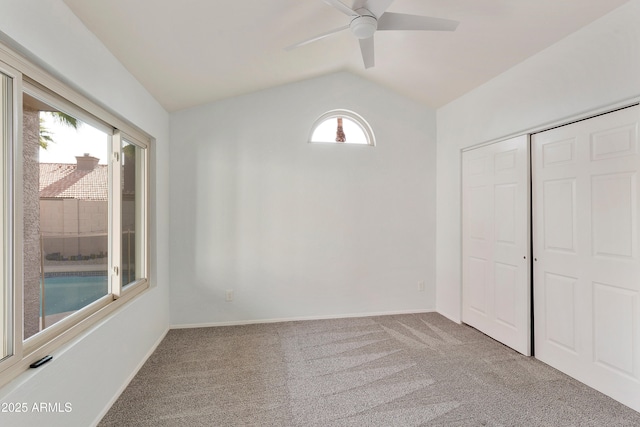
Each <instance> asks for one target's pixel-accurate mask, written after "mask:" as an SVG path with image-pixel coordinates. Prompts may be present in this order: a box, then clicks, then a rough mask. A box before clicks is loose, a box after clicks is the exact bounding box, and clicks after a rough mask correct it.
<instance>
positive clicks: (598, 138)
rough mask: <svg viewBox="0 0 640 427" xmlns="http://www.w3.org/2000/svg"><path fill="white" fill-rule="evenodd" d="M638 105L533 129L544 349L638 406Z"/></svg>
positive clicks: (538, 344)
mask: <svg viewBox="0 0 640 427" xmlns="http://www.w3.org/2000/svg"><path fill="white" fill-rule="evenodd" d="M639 110H640V109H639V108H638V107H633V108H626V109H624V110H620V111H617V112H614V113H610V114H606V115H602V116H598V117H595V118H593V119H589V120H584V121H581V122H577V123H573V124H570V125H567V126H563V127H559V128H556V129H552V130H549V131H546V132H542V133H539V134H537V135H534V136H533V137H532V153H533V181H534V184H533V188H534V190H533V193H534V199H533V205H534V252H533V253H534V257H535V261H534V307H535V308H534V312H535V316H534V318H535V324H534V326H535V327H534V330H535V354H536V357H537V358H538V359H540V360H542V361H543V362H545V363H548V364H549V365H551V366H553V367H555V368H557V369H559V370H561V371H563V372H565V373H567V374H569V375H571V376H573V377H575V378H577V379H578V380H580V381H582V382H584V383H585V384H588V385H590V386H591V387H593V388H595V389H598V390H600V391H602V392H603V393H605V394H607V395H609V396H611V397H613V398H614V399H616V400H618V401H620V402H622V403H624V404H626V405H628V406H630V407H632V408H634V409H635V410H640V298H639V296H640V293H639V291H640V252H639V247H638V238H639V237H640V234H639V233H640V229H639V228H638V225H639V223H640V217H639V215H640V209H639V208H640V206H639V205H638V201H639V199H640V197H639V196H640V193H639V191H640V182H639V178H640V175H639V172H640V156H639V154H638V119H639V118H640V111H639Z"/></svg>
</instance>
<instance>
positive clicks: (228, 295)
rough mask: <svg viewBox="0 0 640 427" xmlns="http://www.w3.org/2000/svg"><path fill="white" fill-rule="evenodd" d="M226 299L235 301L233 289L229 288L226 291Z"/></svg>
mask: <svg viewBox="0 0 640 427" xmlns="http://www.w3.org/2000/svg"><path fill="white" fill-rule="evenodd" d="M225 300H226V301H227V302H231V301H233V289H227V292H226V293H225Z"/></svg>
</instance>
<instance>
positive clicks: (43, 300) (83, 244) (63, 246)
mask: <svg viewBox="0 0 640 427" xmlns="http://www.w3.org/2000/svg"><path fill="white" fill-rule="evenodd" d="M23 105H24V110H23V119H24V120H23V135H24V137H23V154H24V159H23V176H24V190H23V193H24V194H23V200H24V286H23V294H24V297H23V307H24V338H25V339H26V338H29V337H31V336H33V335H35V334H36V333H38V332H40V331H42V330H44V329H45V328H47V327H49V326H51V325H53V324H54V323H56V322H58V321H59V320H61V319H63V318H65V317H67V316H69V315H70V314H72V313H74V312H75V311H77V310H79V309H81V308H83V307H85V306H87V305H89V304H90V303H92V302H94V301H96V300H97V299H99V298H101V297H102V296H104V295H107V293H108V280H107V266H108V259H107V258H108V257H107V254H108V252H109V247H108V242H109V239H108V224H109V198H108V194H109V191H108V189H109V174H108V166H107V153H108V146H109V138H110V136H109V135H107V134H106V133H105V132H103V131H101V130H98V129H96V128H94V127H93V126H91V125H89V124H88V123H84V122H82V121H80V120H79V119H77V118H75V117H72V116H70V115H68V114H65V113H64V112H61V111H59V110H58V109H56V108H55V107H53V106H50V105H48V104H47V103H45V102H43V101H41V100H39V99H37V98H35V97H33V96H30V95H29V94H26V93H25V94H24V97H23Z"/></svg>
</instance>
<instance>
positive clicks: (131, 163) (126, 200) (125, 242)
mask: <svg viewBox="0 0 640 427" xmlns="http://www.w3.org/2000/svg"><path fill="white" fill-rule="evenodd" d="M143 168H144V151H143V149H142V148H140V147H138V146H137V145H135V144H133V143H131V142H128V141H126V140H125V139H123V140H122V207H121V209H122V211H121V218H122V267H121V269H122V275H121V277H122V286H123V287H124V286H126V285H128V284H131V283H133V282H135V281H136V280H138V279H142V278H144V272H143V264H142V262H136V260H143V259H144V258H143V257H144V253H143V250H144V244H143V242H144V235H143V232H144V228H143V227H142V222H141V221H142V218H143V217H142V214H143V209H144V205H143V196H144V191H143V183H144V179H143V177H144V173H143Z"/></svg>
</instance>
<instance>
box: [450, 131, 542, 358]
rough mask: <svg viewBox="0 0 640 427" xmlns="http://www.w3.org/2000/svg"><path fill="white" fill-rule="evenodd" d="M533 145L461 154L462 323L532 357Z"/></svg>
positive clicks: (512, 143)
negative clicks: (530, 255)
mask: <svg viewBox="0 0 640 427" xmlns="http://www.w3.org/2000/svg"><path fill="white" fill-rule="evenodd" d="M528 153H529V142H528V138H527V137H526V136H521V137H518V138H513V139H510V140H507V141H502V142H498V143H495V144H491V145H487V146H484V147H480V148H477V149H473V150H469V151H466V152H464V153H463V155H462V160H463V189H462V205H463V206H462V211H463V224H462V228H463V232H462V234H463V248H462V251H463V261H462V264H463V265H462V268H463V270H462V271H463V273H462V275H463V278H462V301H463V309H462V320H463V321H464V322H465V323H467V324H469V325H471V326H473V327H475V328H477V329H479V330H480V331H482V332H484V333H486V334H487V335H489V336H491V337H493V338H495V339H496V340H498V341H500V342H502V343H504V344H506V345H508V346H510V347H512V348H514V349H515V350H517V351H519V352H521V353H523V354H526V355H529V354H530V352H531V345H530V343H531V312H530V294H531V285H530V268H529V242H530V240H529V218H530V215H529V157H528Z"/></svg>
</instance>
